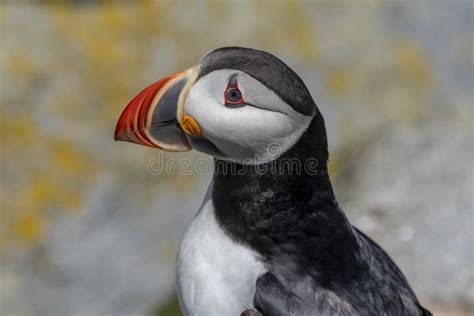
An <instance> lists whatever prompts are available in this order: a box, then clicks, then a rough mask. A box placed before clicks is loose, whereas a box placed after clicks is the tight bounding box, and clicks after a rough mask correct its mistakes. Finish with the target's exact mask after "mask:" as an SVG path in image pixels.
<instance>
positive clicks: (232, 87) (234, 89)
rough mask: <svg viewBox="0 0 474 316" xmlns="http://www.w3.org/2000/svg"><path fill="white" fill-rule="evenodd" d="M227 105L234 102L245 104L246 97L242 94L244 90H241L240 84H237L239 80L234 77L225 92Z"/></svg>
mask: <svg viewBox="0 0 474 316" xmlns="http://www.w3.org/2000/svg"><path fill="white" fill-rule="evenodd" d="M224 99H225V105H232V104H234V105H235V104H244V103H245V101H244V98H243V96H242V92H240V90H239V86H238V84H237V80H236V79H235V78H232V79H231V80H230V82H229V84H228V85H227V88H226V89H225V93H224Z"/></svg>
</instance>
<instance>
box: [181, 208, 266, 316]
mask: <svg viewBox="0 0 474 316" xmlns="http://www.w3.org/2000/svg"><path fill="white" fill-rule="evenodd" d="M264 272H265V268H264V266H263V263H262V261H261V260H260V258H259V256H258V254H257V253H255V252H254V251H252V250H251V249H249V248H247V247H245V246H242V245H240V244H238V243H236V242H234V241H233V240H231V239H230V238H229V237H228V236H227V235H226V234H225V233H224V231H223V230H222V229H221V227H219V225H218V224H217V222H216V219H215V217H214V210H213V204H212V200H210V199H209V200H207V202H205V203H204V205H203V207H202V209H201V210H200V212H199V213H198V215H197V216H196V218H195V219H194V221H193V223H192V224H191V226H190V227H189V229H188V231H187V232H186V234H185V236H184V239H183V241H182V244H181V247H180V251H179V254H178V259H177V286H178V295H179V299H180V304H181V308H182V309H183V312H184V313H185V314H187V315H239V314H240V313H241V312H242V311H243V310H245V309H247V308H251V307H252V306H253V296H254V294H255V282H256V280H257V278H258V277H259V276H260V275H261V274H263V273H264Z"/></svg>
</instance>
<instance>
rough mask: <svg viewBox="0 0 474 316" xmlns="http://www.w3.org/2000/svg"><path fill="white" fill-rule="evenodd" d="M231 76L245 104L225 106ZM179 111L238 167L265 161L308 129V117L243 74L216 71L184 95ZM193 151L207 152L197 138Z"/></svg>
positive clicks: (281, 151) (222, 70) (231, 71)
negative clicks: (196, 125) (225, 95)
mask: <svg viewBox="0 0 474 316" xmlns="http://www.w3.org/2000/svg"><path fill="white" fill-rule="evenodd" d="M231 78H235V79H236V80H237V83H238V87H239V89H240V91H241V92H242V96H243V99H244V100H245V103H246V104H245V105H237V106H234V105H225V100H224V93H225V90H226V87H227V85H228V83H229V80H230V79H231ZM184 112H185V113H186V114H188V115H190V116H192V117H193V118H194V119H195V120H196V121H197V123H198V124H199V126H200V127H201V130H202V138H204V139H206V140H207V141H209V142H211V143H212V144H213V145H214V146H215V147H216V148H217V149H218V150H219V151H220V152H221V153H222V154H223V156H224V157H221V158H227V159H233V160H235V161H236V162H238V163H244V164H259V163H262V162H269V161H271V160H273V159H275V158H277V157H278V156H280V155H281V154H283V153H284V152H285V151H287V150H288V149H289V148H291V147H292V146H293V145H294V144H295V143H296V142H297V141H298V139H299V138H300V137H301V135H302V134H303V132H304V131H305V130H306V129H307V128H308V126H309V123H310V122H311V119H312V116H306V115H303V114H301V113H299V112H297V111H295V110H293V108H292V107H291V106H290V105H288V104H287V103H285V102H284V101H283V100H281V99H280V97H279V96H278V95H277V94H276V93H275V92H273V91H272V90H270V89H268V88H267V87H266V86H265V85H264V84H262V83H261V82H259V81H258V80H256V79H254V78H253V77H251V76H249V75H247V74H246V73H244V72H241V71H238V70H232V69H221V70H216V71H214V72H211V73H209V74H208V75H206V76H204V77H202V78H200V79H199V80H198V81H197V82H196V83H195V84H194V86H193V87H192V88H191V90H190V91H189V93H188V95H187V98H186V101H185V105H184ZM190 142H191V145H192V146H193V148H195V149H197V150H199V151H202V152H204V153H208V154H215V153H214V152H210V151H208V150H207V149H206V147H205V146H204V147H203V146H200V145H199V139H193V138H191V139H190Z"/></svg>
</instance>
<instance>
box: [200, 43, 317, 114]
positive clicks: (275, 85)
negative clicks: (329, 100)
mask: <svg viewBox="0 0 474 316" xmlns="http://www.w3.org/2000/svg"><path fill="white" fill-rule="evenodd" d="M219 69H235V70H240V71H243V72H245V73H247V74H248V75H249V76H251V77H253V78H255V79H257V80H258V81H260V82H261V83H263V84H264V85H265V86H267V87H268V88H269V89H271V90H273V91H274V92H275V93H276V94H277V95H278V96H279V97H280V98H281V99H282V100H283V101H285V102H286V103H287V104H289V105H290V106H292V107H293V109H294V110H296V111H298V112H299V113H301V114H304V115H314V114H315V113H316V112H317V106H316V104H315V102H314V101H313V98H312V97H311V94H310V93H309V91H308V89H307V88H306V85H305V84H304V82H303V80H301V78H300V77H299V76H298V75H297V74H296V73H295V72H294V71H293V70H292V69H291V68H290V67H288V66H287V65H286V64H285V63H284V62H283V61H281V60H280V59H279V58H277V57H276V56H274V55H272V54H270V53H267V52H264V51H261V50H256V49H252V48H244V47H222V48H218V49H216V50H213V51H212V52H210V53H209V54H207V55H206V56H204V57H203V58H202V59H201V60H200V61H199V70H200V71H199V77H203V76H205V75H207V74H209V73H211V72H213V71H215V70H219Z"/></svg>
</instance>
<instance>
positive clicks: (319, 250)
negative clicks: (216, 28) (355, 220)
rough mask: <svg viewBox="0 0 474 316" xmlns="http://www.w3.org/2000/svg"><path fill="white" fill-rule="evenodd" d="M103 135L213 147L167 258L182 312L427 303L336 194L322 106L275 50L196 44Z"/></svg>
mask: <svg viewBox="0 0 474 316" xmlns="http://www.w3.org/2000/svg"><path fill="white" fill-rule="evenodd" d="M115 140H120V141H126V142H132V143H136V144H141V145H145V146H149V147H153V148H158V149H161V150H165V151H172V152H183V151H188V150H191V149H194V150H197V151H199V152H202V153H205V154H208V155H211V156H213V157H214V159H213V162H214V168H213V176H212V180H211V183H210V185H209V188H208V190H207V192H206V194H205V197H204V199H203V202H202V205H201V206H200V207H199V209H198V211H197V214H196V215H195V217H194V219H193V221H192V223H191V224H190V226H189V228H188V229H187V232H186V233H185V234H184V237H183V239H182V242H181V245H180V247H179V252H178V255H177V259H176V287H177V294H178V300H179V304H180V307H181V310H182V312H183V314H184V315H193V316H194V315H195V316H201V315H202V316H204V315H206V316H208V315H268V316H273V315H431V313H430V312H429V311H428V310H427V309H425V308H424V307H422V306H421V305H420V303H419V301H418V299H417V297H416V295H415V293H414V292H413V290H412V289H411V287H410V285H409V284H408V282H407V279H406V278H405V276H404V275H403V273H402V272H401V270H400V269H399V268H398V267H397V265H396V264H395V263H394V261H392V259H391V258H390V257H389V255H388V254H387V253H386V252H385V251H384V250H383V249H382V248H381V247H380V246H379V245H378V244H376V243H375V242H374V241H373V240H371V239H370V238H369V237H368V236H366V235H365V234H364V233H362V232H361V231H359V230H358V229H357V228H355V227H353V226H352V225H351V223H350V222H349V220H348V218H347V217H346V215H345V213H344V211H343V210H342V209H341V207H340V205H339V204H338V202H337V199H336V196H335V193H334V191H333V188H332V185H331V181H330V177H329V174H328V172H327V163H328V158H329V153H328V141H327V135H326V128H325V123H324V119H323V116H322V113H321V112H320V111H319V109H318V107H317V105H316V103H315V101H314V100H313V98H312V96H311V94H310V92H309V91H308V89H307V87H306V86H305V84H304V82H303V80H302V79H301V78H300V77H299V76H298V75H297V74H296V73H295V72H294V71H293V70H292V69H291V68H290V67H288V66H287V65H286V64H285V63H284V62H283V61H281V60H280V59H279V58H277V57H276V56H274V55H272V54H270V53H268V52H264V51H260V50H256V49H251V48H242V47H224V48H218V49H216V50H214V51H212V52H210V53H208V54H207V55H205V56H204V57H202V58H201V59H200V60H199V62H198V63H197V65H195V66H193V67H190V68H188V69H186V70H184V71H182V72H178V73H175V74H172V75H170V76H168V77H166V78H163V79H161V80H159V81H157V82H155V83H153V84H151V85H150V86H148V87H147V88H145V89H144V90H143V91H141V92H140V93H139V94H138V95H137V96H136V97H135V98H133V99H132V101H130V103H129V104H128V105H127V106H126V107H125V109H124V111H123V113H122V114H121V116H120V118H119V120H118V122H117V126H116V129H115Z"/></svg>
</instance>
